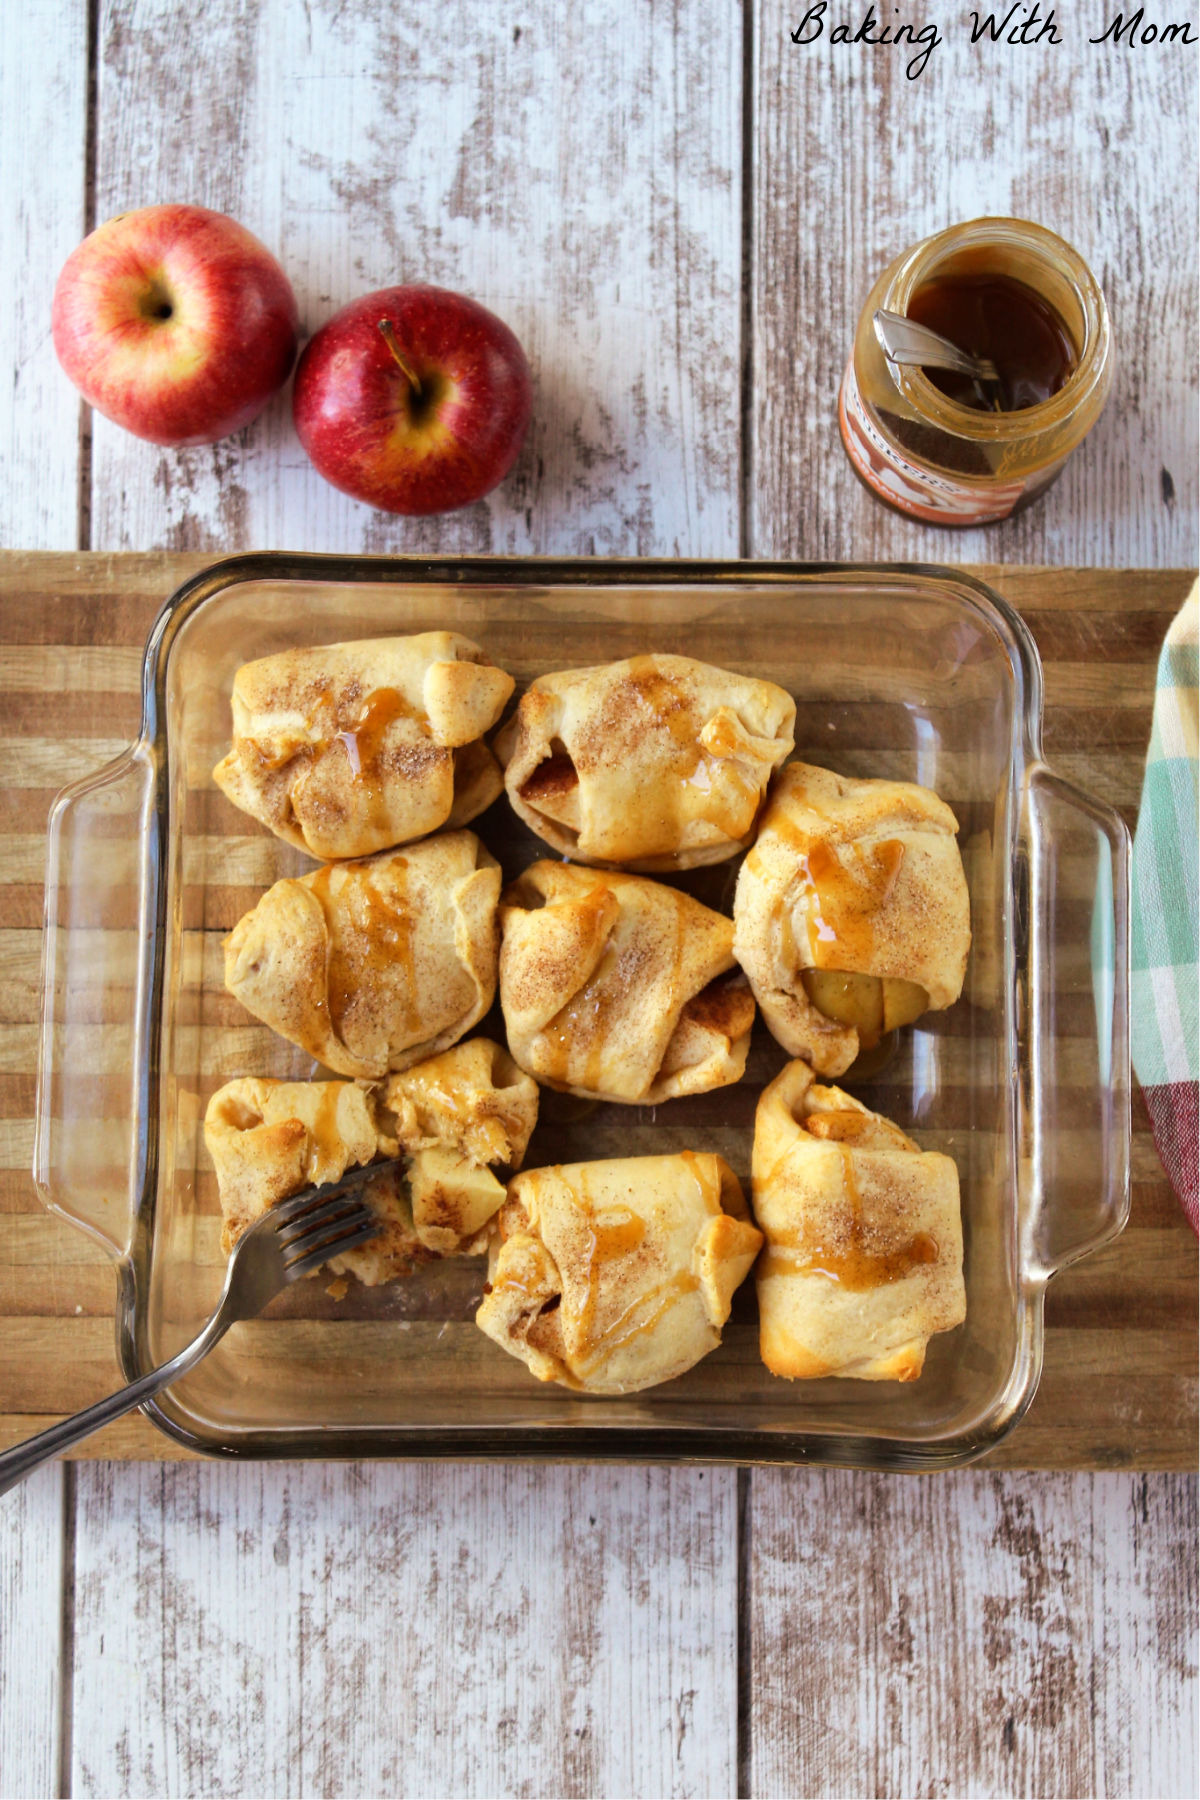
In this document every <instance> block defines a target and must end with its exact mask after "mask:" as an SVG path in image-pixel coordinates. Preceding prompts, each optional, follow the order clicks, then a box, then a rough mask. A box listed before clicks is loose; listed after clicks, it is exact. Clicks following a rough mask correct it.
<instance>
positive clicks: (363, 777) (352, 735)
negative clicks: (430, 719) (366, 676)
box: [333, 688, 428, 781]
mask: <svg viewBox="0 0 1200 1800" xmlns="http://www.w3.org/2000/svg"><path fill="white" fill-rule="evenodd" d="M418 718H419V719H421V721H422V723H423V724H425V726H426V730H428V724H427V722H426V721H425V719H424V716H423V715H422V714H420V713H417V712H415V711H414V710H413V708H412V707H411V706H410V705H409V704H408V701H407V700H406V699H405V698H404V695H403V694H402V693H400V692H399V690H398V689H396V688H376V689H375V690H374V691H373V692H372V693H370V694H368V695H367V697H366V699H365V700H364V701H363V705H362V711H361V712H360V713H359V715H358V718H357V719H356V720H355V721H354V724H353V725H351V726H350V727H349V729H348V730H345V731H335V732H334V734H333V735H334V737H335V738H336V739H337V741H338V743H340V744H341V745H342V747H343V749H344V750H345V752H346V760H347V762H348V763H349V764H350V773H351V775H352V776H353V777H354V779H355V781H377V780H378V779H379V769H378V763H379V754H380V751H381V750H382V748H383V740H384V738H385V736H386V735H387V730H388V727H389V726H390V725H394V724H395V722H396V720H397V719H418Z"/></svg>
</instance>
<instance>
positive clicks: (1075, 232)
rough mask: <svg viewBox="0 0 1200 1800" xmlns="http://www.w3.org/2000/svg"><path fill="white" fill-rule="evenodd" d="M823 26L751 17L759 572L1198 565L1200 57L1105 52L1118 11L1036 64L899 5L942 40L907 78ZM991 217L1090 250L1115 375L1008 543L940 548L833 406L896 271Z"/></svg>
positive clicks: (836, 16)
mask: <svg viewBox="0 0 1200 1800" xmlns="http://www.w3.org/2000/svg"><path fill="white" fill-rule="evenodd" d="M805 10H806V9H805V8H804V7H796V6H794V5H792V4H790V3H789V0H756V3H755V5H754V15H755V17H754V114H753V117H754V126H753V135H754V143H755V150H756V156H755V171H754V186H755V194H754V207H753V221H754V223H753V231H754V237H753V258H754V272H753V300H752V304H753V316H754V330H753V358H754V363H753V367H754V408H753V421H754V423H753V445H752V449H751V471H752V480H753V496H754V498H753V508H752V521H751V546H752V553H753V554H754V555H756V556H778V555H796V556H802V557H822V558H823V557H830V558H835V559H841V560H866V559H870V558H876V557H878V558H916V559H921V560H924V561H930V562H952V563H957V562H970V561H973V560H977V561H1004V562H1048V563H1090V564H1099V565H1113V566H1117V567H1120V566H1130V565H1134V564H1140V563H1150V564H1155V565H1163V564H1178V565H1186V564H1190V563H1192V562H1194V561H1195V559H1196V541H1197V532H1196V525H1197V407H1196V369H1197V348H1196V302H1195V295H1196V264H1197V249H1196V247H1197V241H1198V234H1197V217H1196V184H1195V181H1194V180H1193V179H1192V174H1191V172H1192V171H1194V169H1195V166H1196V143H1197V59H1196V54H1195V51H1194V50H1187V49H1182V48H1180V47H1178V46H1173V47H1172V46H1162V45H1159V46H1155V45H1150V46H1148V47H1139V48H1137V49H1134V50H1130V49H1128V48H1127V47H1125V46H1119V47H1116V48H1114V47H1113V46H1111V45H1092V44H1089V43H1088V42H1087V39H1088V38H1089V37H1092V36H1095V35H1097V33H1098V32H1099V30H1100V29H1101V26H1100V25H1098V24H1097V23H1096V21H1098V20H1101V19H1103V20H1104V21H1107V20H1108V19H1109V18H1111V16H1112V13H1113V12H1114V11H1116V10H1117V9H1116V8H1115V7H1114V8H1110V9H1109V11H1108V12H1103V11H1102V10H1100V9H1095V8H1081V7H1078V6H1072V7H1065V8H1064V7H1059V8H1058V18H1059V26H1060V35H1061V36H1062V37H1063V42H1062V43H1061V44H1058V45H1051V44H1050V43H1048V42H1046V43H1042V44H1040V45H1028V46H1024V47H1022V46H1020V45H1017V46H1013V45H1008V44H999V45H996V46H989V45H980V46H976V47H972V45H971V43H970V23H971V19H970V14H969V13H966V12H961V11H956V9H954V8H951V7H945V6H941V7H933V8H926V9H924V11H921V9H917V10H916V11H914V10H913V9H911V8H908V9H906V8H901V9H899V17H900V18H901V19H903V20H907V21H913V20H917V19H918V18H919V19H921V20H925V19H934V20H936V21H937V23H938V25H939V27H940V29H941V34H942V37H943V40H944V41H943V42H942V44H941V45H939V47H938V48H937V49H936V50H935V51H934V52H933V54H932V55H931V57H930V59H929V62H928V65H927V67H926V69H925V72H924V73H923V74H921V75H920V76H919V77H918V78H917V79H916V80H913V81H909V80H907V79H906V78H905V72H904V64H905V61H906V60H907V58H906V57H905V56H904V55H902V54H900V53H898V52H897V51H896V50H895V49H894V48H886V47H885V48H876V49H870V48H867V47H865V46H862V45H858V46H843V45H831V44H830V42H829V37H830V32H831V31H832V29H833V26H834V25H835V23H841V22H843V21H844V20H846V19H850V18H851V14H853V19H852V23H851V29H852V30H854V29H856V28H857V25H858V23H859V21H860V19H861V18H862V17H863V16H864V15H865V12H866V8H865V7H859V8H857V9H856V8H854V7H852V6H849V5H843V4H840V0H832V3H831V4H830V5H829V7H828V10H827V13H826V15H825V27H826V28H825V32H824V35H823V36H822V37H821V38H820V40H819V41H817V42H815V43H814V44H812V45H811V46H808V47H803V46H799V45H795V44H793V43H792V42H791V37H790V34H791V32H792V31H794V30H796V29H798V27H799V24H800V19H801V18H802V17H803V15H804V12H805ZM893 10H894V9H893V8H891V7H884V8H876V17H877V19H878V20H881V21H883V22H885V23H886V22H888V21H889V20H892V13H893ZM982 10H983V11H985V12H986V10H987V9H982ZM1027 10H1028V9H1024V8H1018V9H1017V15H1016V18H1017V21H1018V22H1020V21H1021V20H1023V19H1024V18H1025V16H1026V11H1027ZM1049 10H1050V9H1048V8H1045V7H1043V9H1042V14H1041V16H1042V17H1043V18H1044V17H1045V14H1046V13H1047V12H1048V11H1049ZM1129 10H1130V9H1128V8H1127V9H1126V13H1127V14H1128V12H1129ZM1001 16H1002V15H1001ZM1174 16H1176V15H1174V14H1172V13H1171V12H1170V9H1168V8H1163V7H1151V8H1149V9H1147V17H1153V18H1155V19H1164V18H1170V17H1174ZM892 22H893V23H895V22H896V21H895V20H892ZM910 54H911V53H910ZM989 213H992V214H997V213H1007V214H1016V215H1018V216H1021V217H1025V218H1031V219H1036V220H1038V221H1039V222H1040V223H1042V224H1045V225H1047V226H1049V227H1050V228H1051V229H1052V230H1054V231H1057V232H1058V233H1059V234H1060V235H1061V236H1063V237H1065V238H1066V239H1067V240H1068V242H1070V243H1073V244H1075V245H1076V246H1077V247H1078V249H1079V250H1080V251H1081V252H1082V253H1083V255H1084V256H1085V258H1086V259H1087V260H1088V262H1089V263H1090V264H1091V266H1092V268H1093V269H1094V270H1095V272H1096V274H1097V276H1098V277H1099V279H1100V282H1101V285H1102V287H1103V288H1104V290H1105V294H1106V296H1107V299H1108V303H1109V308H1110V311H1111V313H1112V317H1113V322H1114V329H1115V334H1116V343H1117V377H1116V381H1115V384H1114V388H1113V393H1112V396H1111V398H1110V401H1109V404H1108V408H1107V410H1106V412H1105V414H1104V416H1103V418H1102V419H1101V421H1100V423H1099V425H1098V426H1097V427H1096V428H1095V430H1094V431H1093V432H1092V434H1091V436H1090V437H1089V438H1088V440H1087V442H1086V443H1085V444H1084V446H1083V447H1082V448H1081V449H1080V450H1079V451H1078V452H1077V453H1076V455H1075V457H1074V458H1073V459H1072V461H1071V462H1070V463H1069V464H1068V466H1067V469H1066V471H1065V473H1064V474H1063V476H1062V478H1061V479H1060V481H1059V482H1058V484H1057V486H1055V487H1054V488H1052V489H1051V490H1050V492H1049V494H1047V495H1046V496H1045V497H1044V498H1043V499H1042V500H1041V501H1040V502H1039V503H1038V504H1036V505H1035V506H1033V507H1031V508H1030V509H1029V510H1028V512H1026V513H1025V514H1023V515H1022V516H1021V517H1020V518H1018V519H1015V520H1012V521H1008V522H1006V523H1004V524H1001V525H998V526H993V527H992V528H991V529H989V530H982V531H971V532H960V531H945V530H938V529H937V528H935V527H931V526H922V525H919V524H916V523H914V522H910V521H908V520H905V519H902V518H900V517H899V516H898V515H897V514H894V513H892V512H891V511H890V510H888V509H887V508H885V507H883V506H881V505H880V504H879V503H878V502H876V501H875V500H874V499H873V498H872V497H871V496H870V495H869V494H868V493H867V492H866V490H865V489H864V488H863V487H861V486H860V485H859V483H858V481H857V479H856V478H855V476H854V475H853V473H852V471H851V469H850V465H849V463H848V462H847V460H846V457H845V454H844V452H843V450H842V446H841V439H840V436H839V433H838V425H837V392H838V386H839V383H840V381H841V376H842V369H843V367H844V364H845V361H846V357H847V355H848V354H849V350H850V342H851V338H852V335H853V331H854V326H855V322H856V320H857V318H858V314H859V311H860V309H861V307H862V304H863V301H864V300H865V299H866V296H867V292H868V290H869V288H870V286H871V283H872V282H873V281H874V279H875V277H876V276H877V275H878V274H879V273H880V271H881V270H882V269H884V268H885V267H886V266H887V264H888V263H889V262H890V261H891V260H892V258H893V257H894V256H896V255H898V254H899V252H900V251H901V250H903V249H905V248H906V246H907V245H909V244H911V243H914V242H916V240H917V239H919V238H921V237H924V236H926V235H928V234H929V233H930V232H933V231H937V230H940V229H942V228H943V227H944V226H946V225H951V224H954V223H957V222H958V221H960V220H963V219H971V218H979V217H981V216H983V215H986V214H989Z"/></svg>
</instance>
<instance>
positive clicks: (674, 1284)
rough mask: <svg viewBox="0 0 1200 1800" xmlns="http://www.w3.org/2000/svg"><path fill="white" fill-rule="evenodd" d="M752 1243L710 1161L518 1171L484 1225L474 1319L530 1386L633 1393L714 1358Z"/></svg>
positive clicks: (747, 1224)
mask: <svg viewBox="0 0 1200 1800" xmlns="http://www.w3.org/2000/svg"><path fill="white" fill-rule="evenodd" d="M761 1243H762V1233H761V1232H759V1231H758V1230H757V1229H756V1228H755V1226H754V1225H753V1224H752V1223H751V1221H750V1215H749V1211H748V1209H747V1206H746V1202H745V1199H744V1197H743V1194H742V1190H741V1186H740V1184H739V1182H738V1179H737V1176H736V1175H735V1174H734V1173H733V1170H732V1169H731V1168H730V1167H729V1165H728V1163H726V1162H724V1161H722V1159H721V1158H720V1157H719V1156H712V1155H694V1154H692V1153H691V1152H690V1151H684V1152H682V1153H681V1154H679V1155H677V1156H634V1157H620V1158H615V1159H610V1160H608V1161H604V1162H591V1163H571V1164H568V1165H566V1166H558V1167H556V1168H552V1169H529V1170H527V1171H526V1173H525V1174H523V1175H518V1176H516V1177H515V1178H514V1180H513V1181H512V1182H510V1184H509V1190H508V1199H507V1200H506V1201H505V1203H504V1205H503V1207H502V1208H501V1209H500V1212H499V1214H498V1216H497V1220H496V1232H495V1235H494V1237H493V1240H492V1249H491V1255H490V1258H489V1262H488V1285H487V1288H486V1289H485V1291H484V1299H483V1303H482V1305H481V1306H480V1308H479V1311H478V1313H477V1314H476V1316H475V1322H476V1324H477V1325H478V1326H479V1328H480V1330H482V1331H485V1332H486V1333H487V1335H488V1336H489V1337H490V1338H493V1339H494V1340H495V1341H496V1343H498V1344H499V1345H500V1346H501V1348H502V1349H504V1350H507V1351H508V1352H509V1354H510V1355H512V1356H517V1357H520V1358H521V1360H522V1361H523V1362H524V1363H526V1364H527V1365H528V1367H529V1368H530V1370H531V1371H532V1373H533V1374H534V1375H536V1376H537V1377H538V1379H539V1380H540V1381H557V1382H560V1383H561V1384H562V1385H563V1386H564V1387H569V1388H577V1389H582V1390H583V1391H585V1392H587V1393H591V1394H632V1393H637V1392H638V1391H639V1390H640V1389H642V1388H647V1387H653V1386H655V1385H657V1384H658V1383H659V1382H663V1381H670V1380H672V1379H673V1378H674V1377H675V1376H677V1375H682V1374H683V1373H684V1372H685V1370H687V1369H690V1368H692V1367H693V1366H694V1365H695V1364H696V1363H698V1362H699V1361H700V1359H701V1357H703V1356H707V1354H708V1352H709V1351H710V1350H713V1349H715V1348H716V1346H717V1345H718V1344H719V1343H720V1341H721V1327H722V1326H723V1325H724V1323H725V1321H726V1319H727V1318H728V1317H729V1309H730V1305H731V1303H732V1300H733V1294H734V1291H735V1289H736V1288H737V1287H738V1286H739V1284H740V1283H741V1282H742V1281H744V1280H745V1278H746V1275H747V1274H748V1273H749V1270H750V1265H751V1263H752V1262H753V1261H754V1258H755V1256H756V1254H757V1253H758V1249H759V1246H760V1245H761Z"/></svg>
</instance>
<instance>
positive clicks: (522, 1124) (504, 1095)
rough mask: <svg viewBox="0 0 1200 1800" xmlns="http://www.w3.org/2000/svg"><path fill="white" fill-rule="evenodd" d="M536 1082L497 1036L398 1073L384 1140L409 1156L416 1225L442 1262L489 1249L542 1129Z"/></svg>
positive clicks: (382, 1106)
mask: <svg viewBox="0 0 1200 1800" xmlns="http://www.w3.org/2000/svg"><path fill="white" fill-rule="evenodd" d="M537 1112H538V1090H537V1083H536V1082H534V1081H531V1080H530V1078H529V1076H528V1075H525V1074H523V1073H522V1072H521V1070H520V1069H518V1067H517V1065H516V1063H515V1062H514V1061H513V1059H512V1057H511V1056H510V1055H509V1054H508V1052H507V1050H502V1049H501V1048H500V1046H499V1044H494V1043H492V1041H491V1039H490V1038H472V1039H471V1041H470V1043H468V1044H456V1045H455V1047H454V1049H453V1050H447V1051H445V1052H444V1053H443V1054H442V1055H441V1056H434V1057H430V1058H429V1059H428V1061H426V1062H422V1063H418V1064H417V1065H416V1067H415V1068H411V1069H408V1070H406V1071H405V1073H404V1074H402V1075H393V1076H392V1077H391V1078H390V1079H389V1080H388V1082H387V1084H386V1085H385V1087H384V1089H383V1092H382V1094H381V1095H380V1097H379V1114H378V1116H379V1119H380V1129H381V1134H383V1135H385V1136H386V1138H387V1139H388V1140H392V1141H394V1142H395V1144H396V1146H397V1148H398V1149H399V1150H401V1151H403V1152H405V1153H406V1155H407V1157H408V1164H407V1174H408V1181H409V1191H410V1194H411V1199H412V1209H413V1222H414V1225H415V1227H416V1231H417V1235H418V1237H419V1238H420V1239H421V1242H422V1243H423V1244H424V1245H425V1246H426V1248H428V1249H430V1250H436V1251H438V1252H439V1253H440V1254H442V1255H450V1254H455V1253H461V1254H467V1255H470V1254H475V1253H476V1252H482V1251H483V1250H484V1249H486V1240H485V1238H484V1237H483V1235H482V1234H483V1233H484V1232H485V1229H486V1227H487V1225H488V1222H489V1221H490V1220H491V1218H492V1217H493V1216H494V1214H495V1213H496V1212H497V1211H498V1209H499V1208H500V1206H501V1205H502V1204H503V1201H504V1181H505V1179H506V1178H507V1176H508V1174H509V1172H510V1171H511V1170H514V1169H519V1168H520V1166H521V1164H522V1162H523V1161H524V1160H525V1151H526V1149H527V1148H528V1145H529V1139H530V1136H531V1135H532V1132H533V1128H534V1126H535V1124H536V1123H537Z"/></svg>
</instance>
